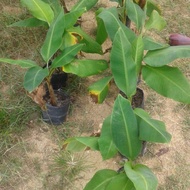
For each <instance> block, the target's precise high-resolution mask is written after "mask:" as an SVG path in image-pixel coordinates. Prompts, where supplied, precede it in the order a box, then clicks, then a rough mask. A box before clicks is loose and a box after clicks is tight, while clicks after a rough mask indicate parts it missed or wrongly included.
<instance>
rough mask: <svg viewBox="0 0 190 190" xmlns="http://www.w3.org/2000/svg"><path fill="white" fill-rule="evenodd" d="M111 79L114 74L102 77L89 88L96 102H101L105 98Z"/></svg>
mask: <svg viewBox="0 0 190 190" xmlns="http://www.w3.org/2000/svg"><path fill="white" fill-rule="evenodd" d="M111 79H112V76H109V77H105V78H102V79H100V80H98V81H97V82H95V83H93V84H92V85H91V86H90V87H89V88H88V91H89V93H90V96H91V98H92V100H93V101H94V102H95V103H99V104H101V103H102V102H103V101H104V100H105V98H106V96H107V94H108V90H109V82H110V80H111Z"/></svg>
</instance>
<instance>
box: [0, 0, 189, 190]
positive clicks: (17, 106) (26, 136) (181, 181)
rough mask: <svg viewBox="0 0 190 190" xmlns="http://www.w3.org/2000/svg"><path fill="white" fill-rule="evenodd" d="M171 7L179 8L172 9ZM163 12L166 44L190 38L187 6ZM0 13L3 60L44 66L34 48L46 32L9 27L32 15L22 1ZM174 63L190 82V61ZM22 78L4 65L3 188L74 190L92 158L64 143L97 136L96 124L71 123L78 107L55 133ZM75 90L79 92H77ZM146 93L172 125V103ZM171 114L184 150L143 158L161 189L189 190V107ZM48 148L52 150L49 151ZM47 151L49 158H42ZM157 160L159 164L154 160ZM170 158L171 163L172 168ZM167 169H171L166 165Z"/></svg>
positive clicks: (78, 84) (81, 90) (0, 101)
mask: <svg viewBox="0 0 190 190" xmlns="http://www.w3.org/2000/svg"><path fill="white" fill-rule="evenodd" d="M171 6H174V8H173V9H172V10H171ZM161 7H162V8H163V9H164V13H163V14H164V15H165V17H166V18H167V23H168V28H167V29H166V30H165V31H164V32H163V39H164V38H167V36H168V34H169V33H174V32H176V33H177V32H178V33H184V34H189V35H190V33H189V22H188V21H190V17H189V16H190V15H189V12H188V11H189V10H190V5H189V4H188V3H187V1H185V0H182V1H179V2H177V1H176V2H174V1H161ZM0 8H1V10H2V12H1V14H0V21H1V26H0V41H1V43H0V51H1V52H0V55H1V56H3V57H7V56H8V57H11V58H28V57H29V58H32V59H37V60H38V61H39V64H42V63H41V59H40V58H39V50H38V49H37V50H36V49H35V48H34V47H36V45H37V46H38V47H40V46H41V41H42V40H43V39H42V38H43V36H45V32H44V29H43V28H36V29H23V28H22V29H20V28H6V26H7V25H9V24H11V23H13V22H15V21H16V20H19V19H22V18H26V17H27V16H28V13H27V12H25V10H24V11H23V10H22V9H20V6H19V1H18V0H17V1H15V0H12V1H7V0H3V1H1V2H0ZM174 11H175V13H174ZM176 12H179V13H182V12H183V13H184V14H176ZM34 50H35V51H34ZM175 64H178V65H180V68H181V70H182V71H185V72H186V76H187V77H189V78H190V73H189V71H190V69H189V61H188V60H184V62H183V63H179V62H176V63H175ZM18 73H19V75H18ZM22 78H23V73H22V71H21V70H20V69H19V68H15V67H14V68H13V67H11V66H10V65H9V66H7V65H4V64H1V65H0V86H1V93H0V189H2V190H9V189H15V190H16V189H23V188H25V187H26V188H28V187H29V188H30V189H49V190H54V189H56V190H59V189H60V190H61V189H63V187H66V186H67V188H68V189H69V188H70V189H69V190H74V187H73V186H72V185H73V184H71V183H72V182H73V181H74V180H80V179H79V178H80V175H79V173H80V172H81V171H84V170H86V169H87V168H89V167H91V165H90V164H89V163H90V162H89V161H88V160H89V159H90V158H86V156H85V155H83V154H79V155H77V154H75V155H72V154H70V153H68V152H63V151H62V149H61V143H62V141H63V140H64V139H66V138H68V137H71V136H76V135H80V134H84V133H88V134H89V133H92V132H93V130H94V125H95V124H94V122H93V120H92V119H87V116H84V117H83V119H78V120H77V119H76V120H75V119H72V118H73V117H75V110H74V107H75V106H76V107H79V108H80V106H81V105H80V102H79V103H78V102H77V103H76V102H73V106H72V107H71V109H70V116H69V117H70V120H69V121H68V122H66V123H64V124H63V125H61V126H59V127H55V128H52V126H49V125H47V124H44V123H43V122H42V121H41V120H40V119H37V118H39V117H40V111H39V110H38V108H37V107H36V105H35V104H34V103H33V102H32V101H31V100H30V99H29V98H28V97H27V96H26V94H25V91H24V90H23V89H22V85H21V81H22ZM84 82H85V80H81V79H79V78H74V80H73V84H72V86H71V87H70V89H69V90H68V91H69V92H71V93H72V95H73V98H77V97H80V96H86V91H85V88H86V86H83V83H84ZM76 89H78V91H75V90H76ZM145 91H146V95H147V96H146V109H147V110H149V111H150V112H151V114H152V115H155V117H158V118H161V117H165V120H167V111H168V110H167V109H165V108H164V110H165V111H164V110H163V106H164V105H165V107H167V104H165V103H166V102H165V101H166V100H165V99H163V98H161V97H160V96H157V97H156V96H155V94H154V93H153V92H152V91H151V90H150V89H145ZM86 98H87V97H86ZM156 98H158V99H159V102H157V103H156V101H155V99H156ZM81 104H82V102H81ZM168 109H170V108H168ZM177 110H180V114H178V111H177ZM35 112H36V113H35ZM81 112H84V113H85V109H84V108H83V109H81ZM171 112H172V113H176V115H175V114H174V115H172V116H173V117H174V116H177V117H178V119H177V121H176V122H175V123H176V125H178V128H176V129H172V128H171V129H170V130H171V131H172V133H176V131H175V130H177V132H178V131H180V133H181V134H182V136H180V137H178V136H177V138H176V136H174V137H173V141H175V140H177V143H179V146H176V144H175V143H174V144H171V145H169V148H170V149H171V151H169V152H174V154H171V155H169V156H168V157H167V154H169V153H165V155H163V157H164V158H163V157H162V155H161V156H160V157H159V156H155V155H156V154H157V151H158V150H159V149H162V148H167V145H166V146H161V145H154V146H151V145H148V151H147V153H146V155H145V157H144V158H143V159H145V160H146V161H147V162H153V165H152V167H153V169H154V171H155V172H156V173H157V174H158V177H159V178H161V184H160V186H159V188H158V189H159V190H186V189H189V188H190V182H189V170H188V168H187V167H188V158H189V152H188V150H189V148H188V147H189V133H190V129H189V126H190V120H189V115H190V107H189V106H184V105H182V104H177V105H174V106H172V108H171ZM169 121H170V120H169ZM169 121H168V122H169ZM34 131H37V132H36V133H35V135H32V133H33V132H34ZM38 135H39V136H38ZM41 135H42V136H43V139H44V140H46V141H47V144H46V145H44V147H45V149H43V150H42V151H41V152H37V153H36V154H34V151H36V149H35V148H34V147H31V145H33V144H32V142H35V143H37V142H39V144H40V143H41V144H42V141H40V140H39V139H38V138H40V136H41ZM30 136H31V137H30ZM34 137H35V138H34ZM48 138H49V139H48ZM181 138H183V139H184V141H182V140H181ZM41 139H42V138H41ZM30 143H31V144H30ZM51 143H52V144H51ZM181 144H182V146H181V149H180V148H179V147H180V145H181ZM46 146H49V147H50V150H49V149H47V147H46ZM172 146H173V147H174V148H172ZM44 147H42V148H44ZM48 150H49V152H48V153H47V154H43V153H42V152H43V151H48ZM33 154H34V155H33ZM45 156H48V159H47V160H46V159H44V157H45ZM152 159H154V160H153V161H152ZM170 159H172V162H171V163H170ZM87 161H88V163H87ZM165 161H166V164H167V163H168V164H170V165H173V166H170V167H174V170H175V171H173V172H171V174H170V173H169V172H168V170H169V169H170V167H169V168H168V170H167V172H166V174H164V173H163V170H162V166H163V164H164V162H165ZM43 162H45V164H43ZM155 162H156V163H155ZM154 163H155V164H154ZM158 163H159V164H158ZM164 167H166V166H165V165H164ZM166 168H167V167H166ZM94 173H95V172H94ZM31 175H32V176H33V177H34V180H32V183H31V184H29V182H30V178H31V177H32V176H31ZM162 176H163V177H162ZM164 176H166V177H164ZM81 180H82V179H81ZM28 181H29V182H28ZM27 185H28V186H27ZM65 190H66V189H65ZM79 190H81V189H79Z"/></svg>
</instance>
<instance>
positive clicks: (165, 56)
mask: <svg viewBox="0 0 190 190" xmlns="http://www.w3.org/2000/svg"><path fill="white" fill-rule="evenodd" d="M178 58H190V45H185V46H170V47H166V48H164V49H159V50H154V51H148V53H147V54H146V56H145V57H144V62H145V63H146V64H148V65H150V66H153V67H160V66H163V65H166V64H168V63H171V62H172V61H174V60H176V59H178Z"/></svg>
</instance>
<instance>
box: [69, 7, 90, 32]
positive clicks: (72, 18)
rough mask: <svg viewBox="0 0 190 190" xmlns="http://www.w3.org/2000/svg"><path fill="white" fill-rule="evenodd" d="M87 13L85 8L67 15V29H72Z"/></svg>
mask: <svg viewBox="0 0 190 190" xmlns="http://www.w3.org/2000/svg"><path fill="white" fill-rule="evenodd" d="M85 11H86V9H85V8H83V9H77V10H76V11H72V12H69V13H66V14H65V29H68V28H71V27H73V26H74V24H76V22H77V20H78V18H79V17H80V16H81V15H82V14H83V13H84V12H85Z"/></svg>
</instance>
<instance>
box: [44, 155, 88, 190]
mask: <svg viewBox="0 0 190 190" xmlns="http://www.w3.org/2000/svg"><path fill="white" fill-rule="evenodd" d="M85 159H86V158H85V156H84V155H83V154H81V153H80V154H76V153H75V154H72V153H70V152H67V151H60V152H59V153H58V154H57V155H56V156H55V158H54V160H53V164H52V165H51V171H50V173H49V175H48V176H46V178H45V180H44V188H45V189H46V188H48V189H57V190H62V189H65V190H70V189H74V184H73V182H74V180H75V179H76V178H78V177H79V176H80V173H81V172H83V171H85V170H86V169H88V168H89V167H91V166H90V165H89V164H88V165H87V163H86V162H85Z"/></svg>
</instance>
